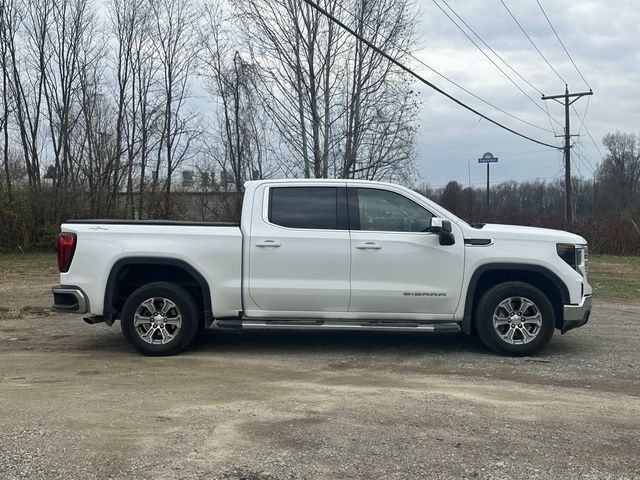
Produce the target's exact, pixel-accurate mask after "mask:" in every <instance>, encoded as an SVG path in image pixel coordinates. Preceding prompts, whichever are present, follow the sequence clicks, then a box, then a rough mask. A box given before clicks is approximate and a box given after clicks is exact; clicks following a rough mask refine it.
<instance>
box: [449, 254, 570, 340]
mask: <svg viewBox="0 0 640 480" xmlns="http://www.w3.org/2000/svg"><path fill="white" fill-rule="evenodd" d="M509 281H520V282H524V283H528V284H530V285H532V286H534V287H536V288H538V289H539V290H541V291H542V292H543V293H544V294H545V295H546V296H547V297H548V298H549V301H550V302H551V304H552V305H553V308H554V311H555V314H556V315H555V316H556V328H560V326H561V325H562V319H563V308H562V307H563V305H564V304H565V303H570V297H569V289H568V288H567V286H566V284H565V283H564V282H563V281H562V280H561V279H560V277H558V276H557V275H556V274H555V273H553V272H552V271H551V270H549V269H548V268H546V267H543V266H541V265H531V264H526V263H522V264H520V263H490V264H485V265H481V266H480V267H478V268H477V269H476V270H475V272H473V275H471V278H470V280H469V287H468V288H467V294H466V297H465V304H464V316H463V319H462V324H461V329H462V331H463V332H464V333H466V334H469V333H471V326H472V324H473V315H474V312H475V308H476V305H477V303H478V300H479V299H480V298H481V297H482V295H483V294H484V293H485V292H486V291H487V290H489V289H490V288H491V287H493V286H494V285H497V284H499V283H503V282H509Z"/></svg>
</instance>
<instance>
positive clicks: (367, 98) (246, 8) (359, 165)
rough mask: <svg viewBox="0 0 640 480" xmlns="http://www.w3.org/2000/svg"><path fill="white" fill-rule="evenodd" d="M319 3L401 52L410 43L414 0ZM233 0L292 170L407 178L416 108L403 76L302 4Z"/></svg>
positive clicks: (311, 173) (387, 47)
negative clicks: (292, 165)
mask: <svg viewBox="0 0 640 480" xmlns="http://www.w3.org/2000/svg"><path fill="white" fill-rule="evenodd" d="M319 3H320V4H321V6H322V7H323V8H324V9H326V10H327V11H329V12H331V13H333V14H334V15H336V16H338V17H340V18H341V19H342V21H344V22H345V23H347V24H349V25H351V26H352V28H354V30H356V31H357V32H359V33H361V34H362V35H364V36H365V37H367V38H369V39H371V40H372V41H373V42H374V43H376V44H378V45H379V46H380V47H382V48H384V49H385V50H386V51H388V52H389V53H390V54H391V55H393V56H395V57H397V58H400V59H404V58H405V57H407V52H408V51H409V50H410V49H411V48H412V47H413V43H414V16H413V15H414V14H413V13H412V12H413V4H412V1H411V0H382V1H379V2H373V1H371V0H321V1H320V2H319ZM235 5H236V8H237V9H238V11H239V12H240V13H241V18H242V20H243V25H244V31H245V34H246V35H247V36H248V38H249V39H250V41H251V43H252V46H253V48H254V51H255V57H256V59H257V61H259V64H260V65H261V67H262V69H263V71H264V76H265V78H266V82H267V88H266V89H265V91H266V92H267V98H266V99H265V106H266V108H267V111H268V112H269V114H270V116H271V118H272V120H273V123H274V125H275V126H276V128H277V130H278V133H279V135H280V136H281V137H282V139H283V140H284V142H286V144H287V145H288V147H289V150H290V151H291V153H292V155H293V158H294V163H296V162H298V163H297V164H298V166H299V169H298V172H299V173H300V174H303V175H304V176H306V177H310V176H314V177H327V176H329V175H332V176H338V177H355V178H370V179H379V178H394V179H405V178H406V176H407V174H408V173H410V172H411V171H412V165H413V156H412V153H413V150H412V146H413V140H414V138H413V137H414V130H415V129H414V119H415V117H416V114H417V104H416V102H415V95H414V94H413V93H412V91H411V90H412V89H411V86H410V84H409V82H408V81H407V79H406V76H405V74H404V73H402V72H399V71H398V70H397V69H396V68H395V67H393V66H392V65H391V64H390V63H389V62H388V61H387V60H385V59H384V58H383V57H381V56H380V55H378V54H376V53H375V52H374V51H373V50H371V49H370V48H369V47H367V46H366V45H365V44H363V43H362V42H360V41H358V40H357V39H355V38H354V37H352V36H351V35H348V34H346V33H345V32H344V31H343V30H342V29H339V28H338V27H337V26H335V25H334V23H333V22H331V21H329V20H327V19H326V18H325V17H324V16H323V15H321V14H320V13H319V12H317V11H316V10H315V9H313V8H312V7H310V6H309V5H308V4H306V3H303V2H298V1H295V0H274V1H271V0H236V2H235ZM299 161H301V164H300V163H299Z"/></svg>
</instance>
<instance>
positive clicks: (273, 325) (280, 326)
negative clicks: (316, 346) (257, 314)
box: [219, 320, 460, 333]
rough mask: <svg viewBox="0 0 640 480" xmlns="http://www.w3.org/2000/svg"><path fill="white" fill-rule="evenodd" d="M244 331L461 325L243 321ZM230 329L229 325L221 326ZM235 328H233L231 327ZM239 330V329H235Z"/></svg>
mask: <svg viewBox="0 0 640 480" xmlns="http://www.w3.org/2000/svg"><path fill="white" fill-rule="evenodd" d="M238 323H239V324H240V328H242V329H243V330H342V331H346V330H360V331H385V332H426V333H456V332H460V325H458V324H457V323H454V322H446V323H445V322H442V323H418V322H416V323H411V322H337V321H323V320H318V321H314V320H311V321H282V320H241V321H239V322H237V323H236V325H238ZM219 326H220V327H221V328H229V327H230V326H227V325H219ZM231 328H233V327H231ZM235 328H237V327H235Z"/></svg>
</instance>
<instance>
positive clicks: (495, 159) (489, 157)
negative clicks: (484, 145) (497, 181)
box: [478, 152, 498, 210]
mask: <svg viewBox="0 0 640 480" xmlns="http://www.w3.org/2000/svg"><path fill="white" fill-rule="evenodd" d="M478 163H486V164H487V210H489V165H490V164H492V163H498V157H494V156H493V153H491V152H487V153H485V154H484V155H483V156H482V158H479V159H478Z"/></svg>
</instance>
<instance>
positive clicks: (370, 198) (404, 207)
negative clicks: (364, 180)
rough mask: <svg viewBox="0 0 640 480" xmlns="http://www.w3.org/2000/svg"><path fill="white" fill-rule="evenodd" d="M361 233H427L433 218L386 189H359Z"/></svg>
mask: <svg viewBox="0 0 640 480" xmlns="http://www.w3.org/2000/svg"><path fill="white" fill-rule="evenodd" d="M356 190H357V196H358V202H357V203H358V217H359V219H360V230H376V231H380V232H424V231H425V229H427V228H428V227H429V226H430V225H431V218H432V217H433V215H432V214H431V213H430V212H429V211H427V210H425V209H424V208H423V207H421V206H420V205H418V204H417V203H415V202H414V201H412V200H409V199H408V198H406V197H404V196H402V195H400V194H398V193H395V192H390V191H387V190H376V189H373V188H358V189H356Z"/></svg>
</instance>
